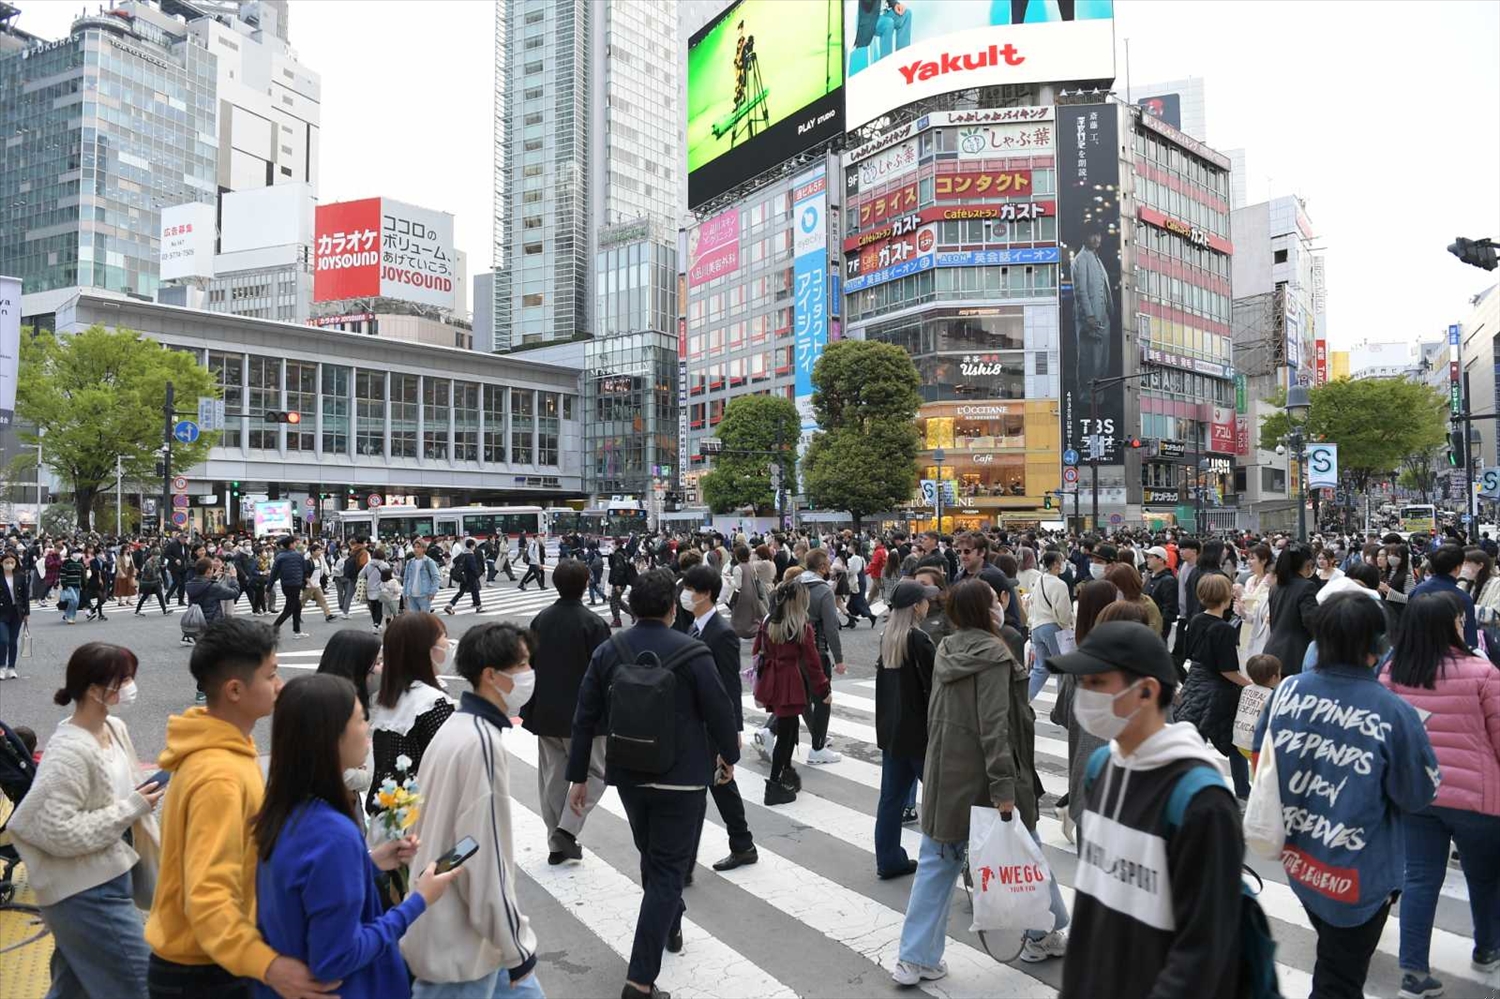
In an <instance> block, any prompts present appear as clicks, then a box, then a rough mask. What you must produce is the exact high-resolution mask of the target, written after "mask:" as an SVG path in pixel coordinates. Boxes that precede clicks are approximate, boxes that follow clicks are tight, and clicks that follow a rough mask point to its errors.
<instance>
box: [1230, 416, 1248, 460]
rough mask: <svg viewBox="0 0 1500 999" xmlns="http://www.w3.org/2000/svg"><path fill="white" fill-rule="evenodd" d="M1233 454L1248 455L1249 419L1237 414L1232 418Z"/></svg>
mask: <svg viewBox="0 0 1500 999" xmlns="http://www.w3.org/2000/svg"><path fill="white" fill-rule="evenodd" d="M1234 453H1235V454H1238V455H1247V454H1249V453H1250V417H1248V416H1243V415H1241V414H1239V413H1236V414H1235V417H1234Z"/></svg>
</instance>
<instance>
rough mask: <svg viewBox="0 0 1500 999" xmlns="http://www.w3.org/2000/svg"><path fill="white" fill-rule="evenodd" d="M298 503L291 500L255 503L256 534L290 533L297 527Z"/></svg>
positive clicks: (260, 536)
mask: <svg viewBox="0 0 1500 999" xmlns="http://www.w3.org/2000/svg"><path fill="white" fill-rule="evenodd" d="M296 518H297V511H296V504H295V503H293V502H292V501H291V500H267V501H265V502H264V503H257V504H255V536H256V537H257V538H262V537H265V536H266V535H268V534H277V533H290V532H292V531H294V530H296V527H297V519H296Z"/></svg>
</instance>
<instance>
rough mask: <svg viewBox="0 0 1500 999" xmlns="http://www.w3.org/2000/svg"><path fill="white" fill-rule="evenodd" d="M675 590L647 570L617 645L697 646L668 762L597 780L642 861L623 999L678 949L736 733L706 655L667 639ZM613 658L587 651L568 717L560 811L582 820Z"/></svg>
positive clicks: (671, 636) (612, 769)
mask: <svg viewBox="0 0 1500 999" xmlns="http://www.w3.org/2000/svg"><path fill="white" fill-rule="evenodd" d="M675 583H676V580H674V579H673V578H672V573H671V572H669V571H668V570H665V569H653V570H651V571H650V572H645V573H642V574H641V575H639V576H638V577H636V579H635V582H634V584H633V585H632V586H631V588H630V612H631V615H632V616H633V617H635V619H636V623H635V625H634V627H632V628H630V629H629V630H628V631H626V632H623V633H622V634H621V636H620V638H621V639H623V641H624V642H625V644H626V646H627V647H628V648H629V649H630V650H631V651H632V652H633V653H634V654H635V655H637V656H639V655H640V654H641V653H643V652H652V653H654V654H655V655H656V656H657V657H658V658H659V659H660V660H661V661H662V662H663V663H665V662H666V661H667V660H668V659H669V658H670V657H671V656H672V655H673V654H674V653H676V652H677V651H678V650H679V649H682V648H684V647H685V646H686V647H694V646H698V647H701V648H702V652H701V653H700V654H697V655H693V656H691V657H689V658H688V659H687V660H686V662H684V663H683V664H682V666H681V667H680V668H679V669H678V682H677V684H676V693H675V697H676V708H677V709H676V711H675V712H674V716H673V718H672V719H670V721H668V720H667V719H662V720H661V722H662V723H663V724H671V725H672V726H673V731H674V735H675V741H674V748H675V755H674V758H673V761H672V765H671V766H670V767H669V768H668V769H667V770H666V772H664V773H646V772H642V771H638V770H627V769H625V768H623V767H619V766H616V765H614V764H612V763H609V762H608V760H606V764H605V772H604V778H605V780H606V781H607V782H608V783H610V784H613V785H614V786H615V789H616V790H617V791H618V792H619V795H620V803H621V804H622V805H624V806H625V815H626V817H627V818H628V819H629V820H630V832H631V835H632V836H633V837H634V839H635V845H636V849H638V850H639V851H640V853H641V888H642V896H641V911H640V915H639V917H637V919H636V925H635V942H634V943H633V945H632V946H631V950H630V965H629V967H628V969H627V970H626V982H625V988H624V990H623V992H622V995H623V996H627V997H634V996H635V995H636V994H637V993H641V994H645V995H650V994H651V993H652V991H653V990H654V987H655V983H656V976H657V973H658V972H659V971H660V970H661V955H662V948H663V946H665V947H666V949H668V950H670V951H672V952H673V953H676V952H678V951H680V950H681V949H682V915H683V913H684V912H686V911H687V907H686V906H685V905H683V902H682V882H683V878H684V877H685V876H686V874H687V872H688V869H689V867H690V865H691V864H692V863H693V862H694V854H693V850H694V849H695V847H696V845H697V842H698V827H699V825H700V824H701V823H702V822H703V811H704V805H705V803H706V795H705V794H704V793H703V792H704V790H705V789H706V788H707V787H708V786H709V784H710V783H711V782H712V781H713V780H714V770H713V764H714V756H715V754H717V755H718V757H719V759H720V760H721V761H722V763H723V767H724V774H723V776H724V779H726V780H733V779H734V764H735V763H737V762H738V761H739V758H740V749H739V732H738V731H736V729H735V713H734V704H733V702H732V701H731V700H730V698H729V694H728V693H726V692H725V690H724V686H723V684H722V683H720V682H719V673H718V669H717V668H716V666H715V664H714V657H713V654H712V653H710V652H709V650H708V647H707V646H704V645H703V644H702V643H701V642H698V641H697V640H696V639H693V638H689V637H688V636H687V635H683V634H680V633H678V632H676V631H674V630H672V627H671V624H672V620H673V618H674V617H676V610H677V608H676V607H675V606H673V602H672V594H673V592H674V588H675ZM619 662H620V655H619V652H618V650H617V649H616V648H615V643H614V641H613V640H611V641H609V642H605V643H604V644H603V645H601V646H599V648H598V649H596V650H595V652H594V655H593V658H592V659H591V660H590V662H589V668H588V672H587V673H585V674H584V677H583V683H582V685H581V686H580V687H579V690H578V711H577V713H576V714H574V716H573V742H572V748H571V751H570V752H569V753H568V781H569V783H570V784H572V788H571V789H570V790H569V791H568V807H570V808H572V809H573V811H574V812H575V813H578V814H581V813H582V812H583V810H584V805H586V804H587V802H588V792H589V788H588V783H587V780H588V771H589V760H590V758H591V756H592V754H593V745H594V737H595V736H596V735H605V734H607V731H608V728H607V725H608V724H611V723H618V722H619V719H610V720H608V722H607V721H606V717H605V716H606V714H607V711H606V708H607V699H608V696H609V694H608V691H609V688H610V684H611V682H612V681H613V678H614V673H615V669H616V667H617V666H618V665H619Z"/></svg>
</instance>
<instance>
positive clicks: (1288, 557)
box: [1276, 541, 1312, 586]
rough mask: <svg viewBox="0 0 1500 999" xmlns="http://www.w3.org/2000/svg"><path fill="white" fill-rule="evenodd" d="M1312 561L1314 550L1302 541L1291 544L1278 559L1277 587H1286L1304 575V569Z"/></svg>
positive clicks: (1282, 551)
mask: <svg viewBox="0 0 1500 999" xmlns="http://www.w3.org/2000/svg"><path fill="white" fill-rule="evenodd" d="M1311 559H1312V549H1310V548H1308V547H1307V546H1306V545H1304V544H1302V543H1301V542H1300V541H1295V542H1290V543H1288V544H1287V546H1286V547H1285V548H1283V549H1281V555H1280V556H1279V557H1278V558H1277V559H1276V585H1277V586H1286V585H1288V584H1290V583H1291V581H1292V580H1293V579H1295V578H1297V577H1298V576H1301V575H1302V567H1303V566H1304V565H1306V564H1307V563H1308V562H1309V561H1310V560H1311Z"/></svg>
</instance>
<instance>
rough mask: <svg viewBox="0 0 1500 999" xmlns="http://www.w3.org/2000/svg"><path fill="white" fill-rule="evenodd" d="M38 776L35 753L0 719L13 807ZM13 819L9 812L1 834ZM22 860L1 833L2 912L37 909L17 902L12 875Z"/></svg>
mask: <svg viewBox="0 0 1500 999" xmlns="http://www.w3.org/2000/svg"><path fill="white" fill-rule="evenodd" d="M35 777H36V764H35V763H34V762H33V761H32V759H31V753H29V752H27V750H26V744H25V743H23V742H22V741H21V737H20V736H18V735H16V733H15V731H14V730H13V729H12V728H11V727H10V726H9V725H7V724H5V722H3V721H0V795H3V796H4V797H5V798H6V799H8V800H9V801H10V804H11V808H12V810H14V809H15V808H16V807H17V806H19V805H20V804H21V799H22V798H24V797H26V792H27V791H30V790H31V782H32V780H33V779H35ZM9 821H10V819H9V815H7V816H6V822H5V823H0V834H3V833H4V832H5V825H6V824H8V823H9ZM20 862H21V855H20V854H18V853H17V852H16V848H15V847H14V846H12V845H11V844H10V843H9V842H8V841H5V840H4V839H3V837H0V912H4V911H7V910H10V911H20V912H30V913H35V912H36V911H37V910H36V908H35V907H33V906H29V905H16V904H15V903H14V898H15V886H14V885H13V884H12V882H11V877H12V875H13V874H14V873H15V869H16V865H17V864H19V863H20Z"/></svg>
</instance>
